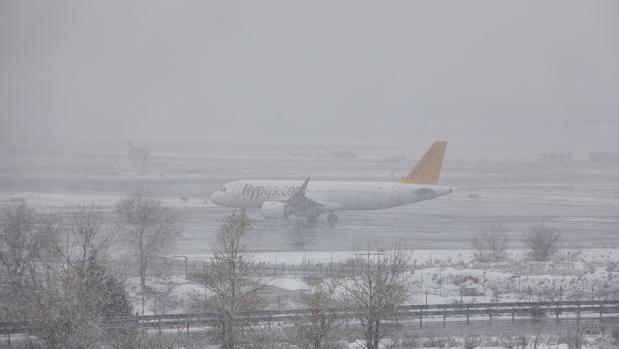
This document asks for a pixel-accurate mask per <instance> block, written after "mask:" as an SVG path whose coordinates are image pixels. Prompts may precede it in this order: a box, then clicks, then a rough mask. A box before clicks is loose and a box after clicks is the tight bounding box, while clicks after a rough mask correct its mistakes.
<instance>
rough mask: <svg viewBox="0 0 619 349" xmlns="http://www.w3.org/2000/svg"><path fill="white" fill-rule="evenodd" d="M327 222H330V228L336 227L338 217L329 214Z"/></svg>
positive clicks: (331, 213)
mask: <svg viewBox="0 0 619 349" xmlns="http://www.w3.org/2000/svg"><path fill="white" fill-rule="evenodd" d="M327 222H329V225H330V226H334V225H335V223H337V215H336V214H335V213H333V212H329V214H328V215H327Z"/></svg>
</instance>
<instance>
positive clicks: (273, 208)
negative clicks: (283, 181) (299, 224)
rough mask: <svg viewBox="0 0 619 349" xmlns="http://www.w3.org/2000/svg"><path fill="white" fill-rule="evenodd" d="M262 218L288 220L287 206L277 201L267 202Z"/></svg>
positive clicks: (264, 205) (263, 206) (263, 207)
mask: <svg viewBox="0 0 619 349" xmlns="http://www.w3.org/2000/svg"><path fill="white" fill-rule="evenodd" d="M262 216H264V218H270V219H282V218H286V217H287V216H288V215H287V214H286V204H285V203H283V202H277V201H265V202H264V203H263V204H262Z"/></svg>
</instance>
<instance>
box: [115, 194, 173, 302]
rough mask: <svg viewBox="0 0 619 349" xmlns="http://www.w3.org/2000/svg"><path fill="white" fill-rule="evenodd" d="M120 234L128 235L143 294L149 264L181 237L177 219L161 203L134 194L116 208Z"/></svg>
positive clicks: (142, 195)
mask: <svg viewBox="0 0 619 349" xmlns="http://www.w3.org/2000/svg"><path fill="white" fill-rule="evenodd" d="M116 212H117V215H118V223H119V230H120V232H122V233H126V234H128V241H127V242H128V243H129V247H130V249H131V252H132V253H133V254H134V256H135V258H136V259H137V264H138V267H139V275H140V286H141V287H142V292H144V288H145V286H146V273H147V271H148V270H149V269H150V268H151V266H152V260H153V259H154V258H155V257H157V256H160V255H161V254H163V253H165V252H166V251H169V250H170V249H171V248H172V247H173V246H174V244H175V243H176V240H177V238H178V237H179V236H180V234H181V233H180V230H179V229H178V228H177V223H178V216H177V214H176V213H175V212H174V211H172V210H171V209H169V208H166V207H164V206H163V205H162V203H161V201H160V200H157V199H153V198H148V197H146V196H145V195H144V194H143V193H142V192H136V193H135V194H133V195H131V196H129V197H128V198H126V199H124V200H122V201H120V202H119V203H118V205H117V206H116Z"/></svg>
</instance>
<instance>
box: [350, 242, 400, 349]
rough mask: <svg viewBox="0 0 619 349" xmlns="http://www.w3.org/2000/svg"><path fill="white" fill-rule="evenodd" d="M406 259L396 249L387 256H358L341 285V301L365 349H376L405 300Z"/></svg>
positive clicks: (385, 253)
mask: <svg viewBox="0 0 619 349" xmlns="http://www.w3.org/2000/svg"><path fill="white" fill-rule="evenodd" d="M409 260H410V255H409V254H407V253H405V252H404V251H403V250H402V249H400V248H399V247H398V248H396V249H395V250H393V251H390V252H380V251H369V252H367V253H358V254H357V255H356V257H355V258H354V259H353V260H352V261H350V262H349V268H350V270H351V272H350V273H349V275H347V277H345V278H344V281H343V283H342V288H343V300H344V302H345V303H346V304H347V305H348V306H349V307H350V310H351V312H352V313H353V314H355V315H354V316H355V317H356V318H357V319H358V321H359V322H360V324H361V327H362V329H363V334H364V337H365V345H364V346H363V347H364V348H366V349H378V347H379V344H380V342H381V340H382V339H384V338H385V336H386V335H388V333H389V331H390V328H393V327H390V326H386V324H385V322H392V323H393V322H397V321H398V311H397V307H398V306H399V305H401V304H403V303H404V302H406V300H407V299H408V297H409V296H410V294H411V285H410V283H409V281H408V280H407V278H406V276H405V275H404V274H405V271H406V268H407V266H408V263H409Z"/></svg>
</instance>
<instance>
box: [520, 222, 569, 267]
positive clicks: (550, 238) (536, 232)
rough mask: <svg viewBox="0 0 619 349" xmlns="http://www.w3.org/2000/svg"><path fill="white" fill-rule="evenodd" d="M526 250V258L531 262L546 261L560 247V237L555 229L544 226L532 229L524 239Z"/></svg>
mask: <svg viewBox="0 0 619 349" xmlns="http://www.w3.org/2000/svg"><path fill="white" fill-rule="evenodd" d="M524 244H525V246H526V247H527V249H528V252H527V258H528V259H530V260H532V261H540V262H541V261H548V260H550V258H551V257H552V256H554V255H555V254H556V253H557V252H558V251H559V249H560V247H561V236H560V235H559V233H558V231H557V230H556V229H552V228H548V227H545V226H543V225H542V226H538V227H532V228H531V230H530V231H529V233H528V234H527V235H525V237H524Z"/></svg>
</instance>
